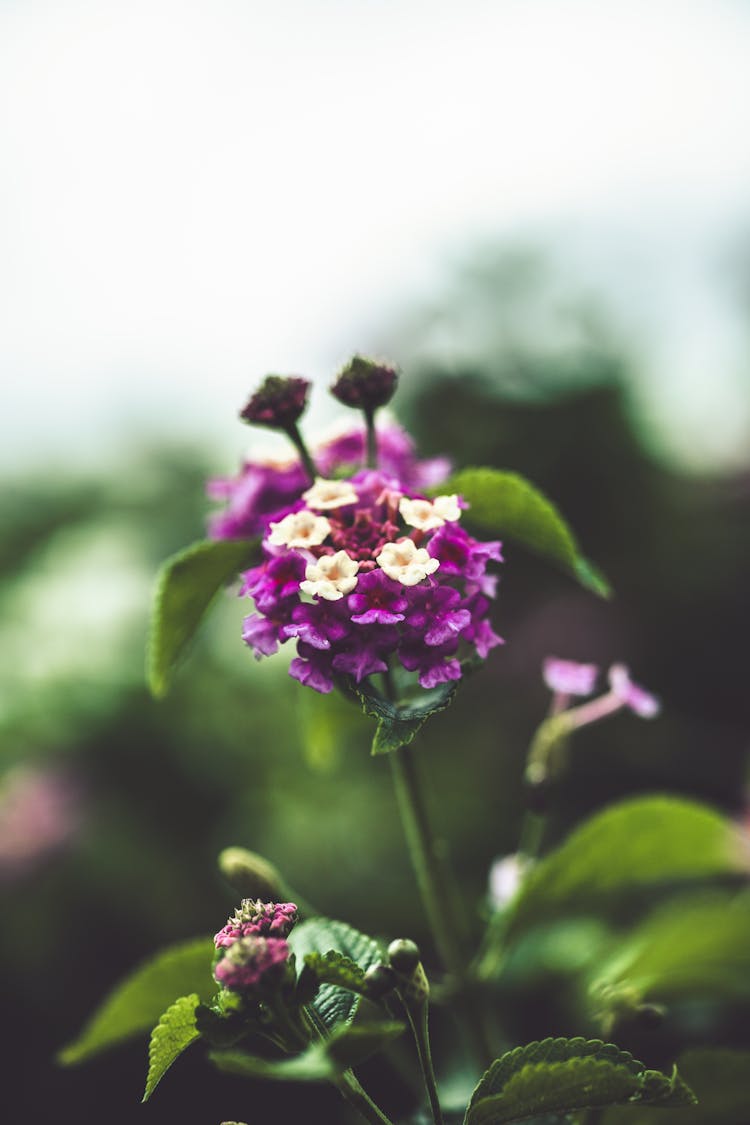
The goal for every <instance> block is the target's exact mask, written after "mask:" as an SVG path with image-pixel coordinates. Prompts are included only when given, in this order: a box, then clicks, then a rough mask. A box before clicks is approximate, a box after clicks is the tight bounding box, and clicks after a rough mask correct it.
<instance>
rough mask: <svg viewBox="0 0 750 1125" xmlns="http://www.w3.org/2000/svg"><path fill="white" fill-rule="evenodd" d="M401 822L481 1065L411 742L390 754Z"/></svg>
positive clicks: (458, 923)
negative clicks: (409, 744)
mask: <svg viewBox="0 0 750 1125" xmlns="http://www.w3.org/2000/svg"><path fill="white" fill-rule="evenodd" d="M388 757H389V758H390V762H391V771H392V776H393V783H394V787H395V790H396V800H397V802H398V807H399V812H400V814H401V822H402V824H403V827H404V834H405V836H406V842H407V845H408V849H409V855H410V857H411V862H412V866H413V868H414V874H415V876H416V879H417V885H418V887H419V891H420V894H421V897H422V903H423V905H424V908H425V913H426V914H427V920H428V922H429V925H430V930H431V932H432V938H433V941H434V943H435V947H436V949H437V951H438V954H439V956H440V959H441V961H442V963H443V966H444V968H445V970H446V972H447V973H448V975H449V976H450V977H451V978H452V979H453V982H454V983H455V986H456V992H455V996H456V1008H457V1010H458V1012H459V1014H460V1016H461V1018H462V1020H463V1022H464V1025H465V1028H466V1031H467V1033H468V1035H469V1038H470V1040H471V1044H472V1048H473V1050H474V1053H475V1055H476V1058H477V1061H478V1063H479V1065H480V1066H482V1067H485V1066H488V1065H489V1063H490V1062H491V1060H492V1058H493V1052H492V1048H491V1046H490V1043H489V1037H488V1034H487V1031H486V1028H485V1026H484V1022H483V1021H484V1017H483V1013H482V1012H480V1011H478V1010H477V1008H476V1006H475V1005H474V1003H473V1002H472V999H471V996H470V995H469V979H468V973H467V971H466V967H465V965H466V961H465V958H464V951H463V948H462V942H461V937H462V936H463V935H464V934H465V926H464V922H463V918H462V916H461V911H460V907H459V906H458V903H457V895H456V893H455V888H454V884H453V880H452V877H451V873H450V870H449V868H448V866H447V864H446V862H445V852H444V849H443V848H442V847H441V845H440V843H439V842H438V841H437V840H436V839H435V836H434V834H433V831H432V827H431V825H430V821H429V817H428V815H427V807H426V805H425V802H424V796H423V792H422V787H421V784H420V781H419V776H418V773H417V768H416V762H415V759H414V755H413V751H412V748H411V746H401V747H399V749H398V750H396V751H395V752H394V753H392V754H389V755H388Z"/></svg>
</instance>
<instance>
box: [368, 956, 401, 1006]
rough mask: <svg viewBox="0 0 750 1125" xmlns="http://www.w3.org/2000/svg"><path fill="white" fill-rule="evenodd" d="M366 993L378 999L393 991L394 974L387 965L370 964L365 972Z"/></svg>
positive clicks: (394, 985) (394, 983) (394, 984)
mask: <svg viewBox="0 0 750 1125" xmlns="http://www.w3.org/2000/svg"><path fill="white" fill-rule="evenodd" d="M365 985H366V986H367V995H368V996H369V997H371V999H373V1000H380V999H381V998H382V997H383V996H387V995H388V993H389V992H393V989H394V988H395V987H396V975H395V973H394V972H393V969H392V968H391V967H390V966H389V965H382V964H381V965H370V968H369V969H368V970H367V972H366V973H365Z"/></svg>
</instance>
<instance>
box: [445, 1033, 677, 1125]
mask: <svg viewBox="0 0 750 1125" xmlns="http://www.w3.org/2000/svg"><path fill="white" fill-rule="evenodd" d="M637 1101H647V1102H651V1103H652V1104H658V1103H664V1102H665V1101H668V1102H669V1103H670V1104H672V1105H677V1104H683V1105H689V1104H691V1103H692V1102H693V1101H694V1098H693V1095H692V1094H691V1092H690V1091H689V1090H688V1088H687V1087H686V1086H685V1084H684V1083H683V1082H682V1080H681V1079H680V1078H679V1076H678V1075H677V1072H676V1071H675V1072H674V1073H673V1074H672V1075H671V1076H670V1077H668V1076H667V1075H665V1074H661V1073H660V1072H659V1071H654V1070H647V1069H646V1068H645V1067H644V1065H643V1063H641V1062H638V1061H637V1059H634V1058H633V1056H632V1055H631V1054H630V1053H629V1052H628V1051H621V1050H620V1048H619V1047H616V1046H615V1045H614V1044H612V1043H603V1042H602V1041H601V1040H600V1039H591V1040H586V1039H580V1038H576V1039H544V1040H542V1041H541V1042H535V1043H529V1044H527V1046H525V1047H516V1048H515V1050H513V1051H508V1052H507V1053H506V1054H505V1055H503V1056H502V1058H499V1059H496V1060H495V1062H494V1063H493V1064H492V1066H491V1067H490V1068H489V1070H488V1071H487V1072H486V1073H485V1074H484V1075H483V1077H482V1079H481V1080H480V1082H479V1085H478V1086H477V1088H476V1089H475V1091H474V1093H473V1094H472V1096H471V1100H470V1102H469V1105H468V1108H467V1110H466V1119H465V1120H466V1125H505V1123H506V1122H512V1121H523V1120H526V1119H528V1118H530V1117H534V1116H536V1115H538V1114H544V1113H570V1112H573V1111H574V1110H581V1109H588V1108H591V1107H601V1106H608V1105H613V1104H615V1103H617V1102H637Z"/></svg>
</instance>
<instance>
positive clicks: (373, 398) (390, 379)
mask: <svg viewBox="0 0 750 1125" xmlns="http://www.w3.org/2000/svg"><path fill="white" fill-rule="evenodd" d="M397 383H398V373H397V372H396V370H395V368H393V367H389V366H388V365H387V364H385V363H378V362H377V361H376V360H374V359H366V358H365V357H364V356H361V355H355V356H354V358H353V359H351V360H350V361H349V363H347V365H346V367H344V368H342V370H341V371H340V372H339V373H338V375H337V376H336V378H335V379H334V381H333V383H332V384H331V394H332V395H333V396H334V398H337V399H338V400H339V402H341V403H343V404H344V406H353V407H356V408H357V409H360V410H365V411H368V412H371V411H373V410H377V409H378V407H379V406H385V404H386V403H387V402H390V401H391V398H392V397H393V393H394V391H395V390H396V384H397Z"/></svg>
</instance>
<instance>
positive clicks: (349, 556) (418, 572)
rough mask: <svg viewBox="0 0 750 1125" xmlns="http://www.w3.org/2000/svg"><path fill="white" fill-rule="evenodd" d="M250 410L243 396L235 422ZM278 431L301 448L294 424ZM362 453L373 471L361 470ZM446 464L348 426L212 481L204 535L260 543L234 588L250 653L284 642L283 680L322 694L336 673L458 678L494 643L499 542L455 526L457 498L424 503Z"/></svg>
mask: <svg viewBox="0 0 750 1125" xmlns="http://www.w3.org/2000/svg"><path fill="white" fill-rule="evenodd" d="M349 374H351V373H349ZM355 374H357V372H356V371H355ZM342 377H343V376H342ZM296 382H297V381H295V383H296ZM339 382H341V378H340V380H339ZM363 385H365V389H369V388H368V387H367V386H366V384H363ZM275 389H276V388H274V390H275ZM339 390H340V387H339ZM346 390H347V396H350V393H351V388H349V387H348V385H347V387H346ZM294 392H295V394H296V395H297V398H298V397H299V388H298V387H296V386H295V388H294ZM334 393H336V388H334ZM257 398H258V396H256V399H257ZM260 409H261V408H260V407H259V406H258V405H257V404H256V403H255V399H253V400H251V403H250V406H249V407H248V408H247V409H246V412H245V416H246V417H249V416H250V415H251V414H252V415H253V416H254V417H257V416H258V415H259V413H260ZM263 409H264V410H265V399H264V400H263ZM263 424H267V423H266V422H265V421H264V423H263ZM280 428H285V426H284V425H281V426H280ZM287 432H288V433H290V436H292V438H293V440H294V441H295V444H296V443H297V442H299V441H300V438H299V434H298V431H297V430H296V425H295V428H294V429H293V430H291V431H290V430H289V429H287ZM368 447H369V448H370V449H372V448H373V447H374V448H375V450H376V452H377V467H376V468H372V467H364V466H363V465H362V461H363V459H364V458H365V456H366V453H367V452H368ZM305 452H306V451H305ZM306 461H307V463H305V462H306ZM449 467H450V466H449V463H448V462H447V461H445V460H444V459H442V458H439V459H435V460H432V461H419V460H418V459H417V458H416V456H415V454H414V446H413V443H412V441H411V439H410V438H409V437H408V435H407V434H406V433H405V432H404V431H403V430H401V429H400V428H399V427H397V426H394V425H387V426H385V427H383V428H382V429H379V430H378V431H377V432H375V431H374V429H372V430H371V431H370V432H369V433H368V432H367V431H366V430H364V429H361V428H360V429H354V430H351V431H349V432H347V433H346V434H343V435H341V436H340V437H338V438H336V439H335V440H333V441H332V442H329V443H327V444H325V445H323V446H322V447H320V448H319V449H318V450H317V451H315V452H314V454H313V456H312V457H309V455H307V457H301V458H300V460H295V461H292V462H289V463H286V464H283V465H280V464H278V463H265V464H260V463H253V462H250V463H247V464H246V465H245V466H244V467H243V470H242V473H241V474H240V476H239V477H238V478H237V479H235V480H231V481H226V480H225V481H220V482H213V484H212V486H211V494H212V495H213V496H216V497H221V498H223V499H225V500H226V501H227V507H226V509H225V510H224V511H223V512H221V513H220V514H219V515H218V516H215V517H214V519H213V521H212V525H211V532H212V534H213V535H214V536H215V537H217V538H234V537H238V536H240V537H246V536H249V535H252V534H254V533H259V534H260V535H261V539H262V551H263V562H262V563H261V564H260V565H259V566H256V567H254V568H253V569H251V570H249V571H247V572H246V573H245V574H244V575H243V576H242V579H243V580H242V587H241V591H240V593H241V594H243V595H246V596H249V597H251V598H252V599H253V600H254V602H255V610H256V612H255V613H252V614H250V615H249V616H247V617H246V618H245V620H244V628H243V639H244V641H245V643H246V644H247V645H248V646H249V647H250V648H251V649H252V651H253V653H254V654H255V656H256V657H257V658H262V657H266V656H271V655H273V654H274V653H275V652H276V651H277V650H278V648H279V646H280V645H283V644H285V643H286V642H287V641H292V642H294V643H295V644H296V656H295V657H294V659H293V660H292V661H291V665H290V669H289V671H290V674H291V675H292V676H293V677H295V679H297V680H299V681H300V682H301V683H303V684H307V685H308V686H309V687H311V688H314V689H315V690H316V691H318V692H323V693H327V692H330V691H332V690H333V688H334V686H336V682H337V680H339V678H345V677H351V678H352V679H353V680H354V682H355V683H357V684H360V683H361V682H362V681H363V680H364V679H366V678H367V677H368V676H371V675H374V674H377V673H387V672H389V670H391V669H392V667H393V666H394V663H395V662H398V664H399V665H400V666H401V667H402V668H404V669H406V670H407V671H408V672H411V673H414V674H415V675H416V678H417V680H418V682H419V684H420V685H421V686H422V687H423V688H434V687H436V686H437V685H439V684H443V683H447V682H449V681H453V680H459V679H460V678H461V676H462V660H463V659H464V658H470V657H473V656H478V657H480V658H482V659H484V658H486V656H487V655H488V653H489V651H490V650H491V649H492V648H493V647H494V646H495V645H498V644H500V643H502V640H501V638H500V637H499V636H498V635H497V634H496V633H495V632H494V630H493V628H492V626H491V624H490V619H489V611H490V605H491V600H492V599H493V598H494V597H495V595H496V588H497V577H496V576H494V575H490V574H488V573H487V566H488V564H489V563H490V562H493V561H494V562H501V561H502V555H501V544H500V543H499V542H482V541H480V540H477V539H475V538H473V537H472V536H471V535H469V534H468V532H467V531H466V530H465V528H464V527H462V525H461V517H462V513H463V510H464V508H465V504H464V503H463V501H462V499H461V497H460V496H458V495H455V494H451V493H446V494H444V495H438V496H436V497H433V498H431V499H430V498H428V496H427V491H428V490H432V489H434V488H435V486H436V485H439V483H440V482H441V481H443V480H444V479H445V477H446V476H447V473H448V471H449ZM311 470H312V472H311Z"/></svg>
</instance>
